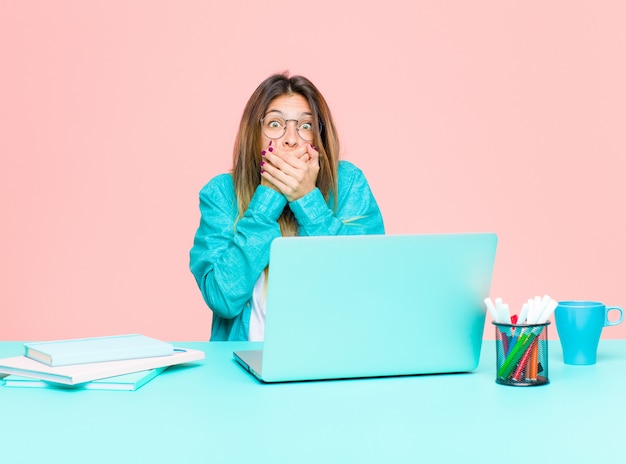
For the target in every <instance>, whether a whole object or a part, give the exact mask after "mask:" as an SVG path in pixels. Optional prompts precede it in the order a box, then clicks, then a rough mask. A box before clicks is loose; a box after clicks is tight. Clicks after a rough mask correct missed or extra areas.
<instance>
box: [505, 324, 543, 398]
mask: <svg viewBox="0 0 626 464" xmlns="http://www.w3.org/2000/svg"><path fill="white" fill-rule="evenodd" d="M493 325H495V326H496V383H499V384H501V385H512V386H520V387H530V386H538V385H546V384H548V383H550V380H549V377H548V325H550V322H546V323H545V324H523V325H514V324H498V323H495V322H493Z"/></svg>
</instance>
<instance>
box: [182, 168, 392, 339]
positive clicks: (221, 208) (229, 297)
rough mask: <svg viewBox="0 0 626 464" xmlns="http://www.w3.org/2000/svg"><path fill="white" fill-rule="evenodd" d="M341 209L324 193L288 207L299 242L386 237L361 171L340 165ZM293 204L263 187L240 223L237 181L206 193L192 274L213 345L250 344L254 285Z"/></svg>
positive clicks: (217, 182) (226, 180)
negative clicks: (329, 237)
mask: <svg viewBox="0 0 626 464" xmlns="http://www.w3.org/2000/svg"><path fill="white" fill-rule="evenodd" d="M337 174H338V176H337V183H338V185H337V208H333V207H332V203H333V199H332V197H333V196H332V195H330V198H329V202H328V203H327V202H326V201H325V200H324V197H323V195H322V193H321V192H320V190H319V189H317V188H316V189H314V190H313V191H312V192H310V193H309V194H307V195H305V196H303V197H302V198H299V199H298V200H296V201H293V202H291V203H289V207H290V208H291V210H292V211H293V214H294V216H295V218H296V220H297V221H298V234H299V235H301V236H307V235H308V236H313V235H315V236H319V235H356V234H383V233H384V232H385V230H384V225H383V218H382V215H381V213H380V210H379V208H378V205H377V203H376V200H375V199H374V196H373V195H372V192H371V190H370V187H369V185H368V183H367V180H366V179H365V176H364V175H363V173H362V172H361V170H360V169H359V168H357V167H356V166H354V165H353V164H352V163H349V162H347V161H340V162H339V167H338V173H337ZM286 205H287V199H286V198H285V197H284V196H283V195H282V194H281V193H279V192H277V191H276V190H274V189H271V188H269V187H265V186H262V185H259V186H258V187H257V189H256V191H255V193H254V195H253V196H252V199H251V201H250V204H249V205H248V209H247V210H246V212H245V213H244V215H243V217H242V218H241V219H239V221H237V226H236V227H235V222H236V219H237V215H238V211H237V200H236V197H235V188H234V183H233V179H232V176H231V175H230V174H221V175H218V176H217V177H215V178H213V179H212V180H211V181H210V182H209V183H208V184H207V185H205V186H204V187H203V188H202V190H201V191H200V213H201V218H200V226H199V227H198V230H197V232H196V236H195V239H194V244H193V247H192V248H191V251H190V269H191V272H192V273H193V275H194V277H195V279H196V282H197V283H198V286H199V287H200V291H201V293H202V296H203V297H204V301H205V302H206V303H207V305H208V306H209V308H211V310H212V311H213V322H212V328H211V340H219V341H224V340H233V341H234V340H248V329H249V324H250V314H251V309H252V306H251V301H250V300H251V298H252V292H253V289H254V284H255V283H256V281H257V279H258V278H259V276H260V275H261V272H263V270H264V269H265V268H266V267H267V265H268V263H269V256H270V244H271V243H272V240H274V239H275V238H276V237H280V235H281V233H280V227H279V225H278V222H277V220H278V218H279V217H280V214H281V213H282V211H283V209H284V208H285V206H286Z"/></svg>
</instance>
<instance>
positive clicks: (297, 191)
mask: <svg viewBox="0 0 626 464" xmlns="http://www.w3.org/2000/svg"><path fill="white" fill-rule="evenodd" d="M319 170H320V164H319V153H318V151H317V150H316V149H315V148H313V146H312V145H311V144H310V143H307V144H306V145H305V146H303V147H301V148H298V149H297V150H294V151H284V150H281V149H279V148H277V147H276V148H274V149H273V151H270V150H266V152H265V155H264V156H263V163H262V165H261V183H262V184H266V185H267V184H270V186H272V187H274V188H275V189H276V190H278V191H279V192H280V193H282V194H283V195H285V198H287V201H289V202H291V201H295V200H297V199H298V198H301V197H303V196H304V195H306V194H307V193H310V192H311V191H312V190H313V189H315V182H316V181H317V174H318V173H319Z"/></svg>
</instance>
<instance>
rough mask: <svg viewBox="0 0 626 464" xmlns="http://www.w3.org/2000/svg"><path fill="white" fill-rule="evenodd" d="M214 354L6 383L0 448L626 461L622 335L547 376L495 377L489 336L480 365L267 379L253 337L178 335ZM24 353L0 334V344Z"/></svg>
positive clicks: (41, 455)
mask: <svg viewBox="0 0 626 464" xmlns="http://www.w3.org/2000/svg"><path fill="white" fill-rule="evenodd" d="M178 345H179V346H186V347H189V348H197V349H202V350H204V351H205V352H206V359H205V360H204V361H202V362H200V363H197V364H194V365H192V366H188V367H173V368H170V369H168V370H167V371H165V372H164V373H163V374H161V375H160V376H159V377H157V378H156V379H154V380H153V381H152V382H150V383H148V384H147V385H145V386H144V387H142V388H141V389H139V390H137V391H135V392H121V391H95V390H88V391H65V390H43V389H28V388H6V387H0V459H1V460H2V462H11V463H34V462H47V463H101V462H115V463H126V462H128V463H131V462H132V463H149V462H155V463H208V462H211V463H244V462H257V463H265V462H276V463H282V462H289V463H292V462H293V463H309V462H310V463H329V462H332V463H334V462H338V463H353V462H354V463H404V462H418V461H420V462H454V460H459V461H463V462H477V461H478V459H482V460H483V462H498V463H529V462H537V461H538V460H541V461H543V462H568V463H578V462H580V463H586V462H612V461H615V462H621V461H622V460H623V455H624V448H623V446H624V445H623V442H624V438H623V437H624V433H625V432H626V405H625V401H626V400H625V399H624V391H625V385H624V384H625V381H626V340H602V341H601V342H600V347H599V351H598V364H596V365H594V366H582V367H581V366H567V365H564V364H563V362H562V354H561V349H560V346H559V344H558V342H550V345H549V374H550V380H551V383H550V384H549V385H547V386H542V387H507V386H501V385H498V384H496V383H495V381H494V380H495V348H494V343H493V341H485V342H484V344H483V351H482V356H481V362H480V365H479V367H478V369H477V370H476V371H475V372H473V373H470V374H454V375H430V376H413V377H396V378H380V379H363V380H339V381H326V382H302V383H289V384H276V385H264V384H261V383H259V382H257V381H256V380H254V379H253V378H252V377H251V376H250V375H249V374H248V373H246V372H245V371H244V370H243V369H242V368H241V367H239V365H238V364H236V363H235V362H234V361H233V359H232V351H233V349H242V348H249V347H255V346H257V344H252V343H228V342H224V343H179V344H178ZM18 354H21V344H20V343H8V342H6V343H0V357H8V356H15V355H18Z"/></svg>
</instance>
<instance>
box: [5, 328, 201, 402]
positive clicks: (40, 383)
mask: <svg viewBox="0 0 626 464" xmlns="http://www.w3.org/2000/svg"><path fill="white" fill-rule="evenodd" d="M203 358H204V352H202V351H199V350H191V349H182V348H175V347H174V346H173V345H172V344H170V343H167V342H163V341H160V340H156V339H154V338H150V337H146V336H144V335H139V334H130V335H116V336H111V337H98V338H79V339H72V340H57V341H51V342H40V343H25V344H24V355H23V356H15V357H12V358H4V359H0V374H8V375H7V376H5V377H4V379H3V380H4V386H5V387H44V388H66V389H67V388H70V389H105V390H136V389H138V388H139V387H141V386H142V385H145V384H146V383H147V382H149V381H150V380H152V379H153V378H155V377H156V376H157V375H159V374H160V373H161V372H163V371H164V370H165V369H167V368H168V367H169V366H173V365H175V364H183V363H188V362H192V361H197V360H200V359H203ZM0 382H1V380H0Z"/></svg>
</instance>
